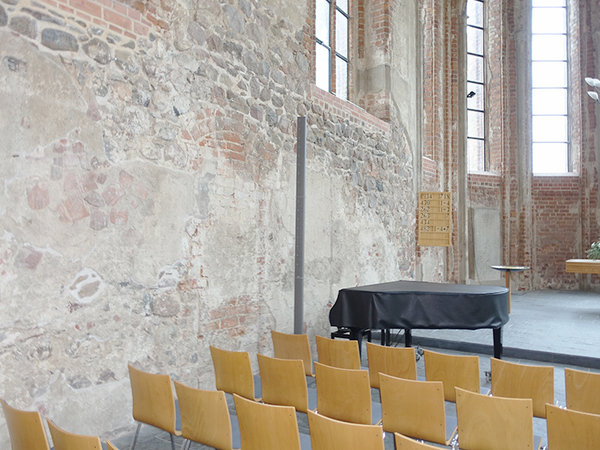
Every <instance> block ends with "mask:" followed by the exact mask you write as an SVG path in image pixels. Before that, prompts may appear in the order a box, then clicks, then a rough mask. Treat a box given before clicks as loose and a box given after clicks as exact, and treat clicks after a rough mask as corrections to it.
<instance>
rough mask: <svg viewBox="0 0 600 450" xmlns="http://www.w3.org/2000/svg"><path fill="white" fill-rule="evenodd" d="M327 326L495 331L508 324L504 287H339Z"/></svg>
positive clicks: (403, 283)
mask: <svg viewBox="0 0 600 450" xmlns="http://www.w3.org/2000/svg"><path fill="white" fill-rule="evenodd" d="M329 322H330V323H331V325H332V326H338V327H354V328H372V329H383V328H408V329H413V328H431V329H436V328H440V329H441V328H456V329H468V330H475V329H478V328H498V327H501V326H502V325H504V324H505V323H506V322H508V289H507V288H505V287H500V286H478V285H465V284H446V283H431V282H424V281H394V282H390V283H382V284H373V285H369V286H358V287H354V288H347V289H342V290H340V291H339V292H338V297H337V300H336V302H335V304H334V305H333V307H332V308H331V310H330V311H329Z"/></svg>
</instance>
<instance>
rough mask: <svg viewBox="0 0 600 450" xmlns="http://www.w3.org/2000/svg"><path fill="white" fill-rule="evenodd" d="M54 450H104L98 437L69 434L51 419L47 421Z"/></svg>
mask: <svg viewBox="0 0 600 450" xmlns="http://www.w3.org/2000/svg"><path fill="white" fill-rule="evenodd" d="M46 421H47V422H48V428H49V430H50V435H51V436H52V443H53V444H54V450H102V443H101V442H100V438H99V437H97V436H85V435H83V434H75V433H69V432H68V431H65V430H63V429H62V428H60V427H58V426H57V425H56V424H55V423H54V422H52V421H51V420H50V419H46Z"/></svg>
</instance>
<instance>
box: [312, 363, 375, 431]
mask: <svg viewBox="0 0 600 450" xmlns="http://www.w3.org/2000/svg"><path fill="white" fill-rule="evenodd" d="M315 376H316V384H317V411H318V413H319V414H321V415H323V416H327V417H330V418H332V419H337V420H343V421H344V422H352V423H362V424H364V425H371V423H372V422H373V417H372V411H373V410H372V404H371V386H370V383H369V372H368V371H366V370H356V369H340V368H339V367H331V366H327V365H325V364H321V363H318V362H316V363H315ZM375 421H377V420H375Z"/></svg>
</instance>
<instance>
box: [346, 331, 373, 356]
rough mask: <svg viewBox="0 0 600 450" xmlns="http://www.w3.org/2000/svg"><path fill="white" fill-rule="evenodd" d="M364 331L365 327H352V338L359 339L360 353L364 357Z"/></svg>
mask: <svg viewBox="0 0 600 450" xmlns="http://www.w3.org/2000/svg"><path fill="white" fill-rule="evenodd" d="M364 333H365V329H364V328H353V327H350V339H354V340H356V341H358V354H359V355H360V357H361V358H362V338H363V334H364ZM369 333H370V331H369ZM369 342H371V336H370V334H369Z"/></svg>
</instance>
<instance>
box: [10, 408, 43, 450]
mask: <svg viewBox="0 0 600 450" xmlns="http://www.w3.org/2000/svg"><path fill="white" fill-rule="evenodd" d="M0 403H2V410H3V411H4V417H5V419H6V425H7V427H8V434H9V435H10V443H11V445H12V450H49V449H50V446H49V445H48V439H47V438H46V431H45V430H44V424H43V422H42V416H41V415H40V413H39V412H37V411H23V410H20V409H16V408H13V407H12V406H10V405H9V404H8V403H6V402H5V401H4V400H3V399H0Z"/></svg>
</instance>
